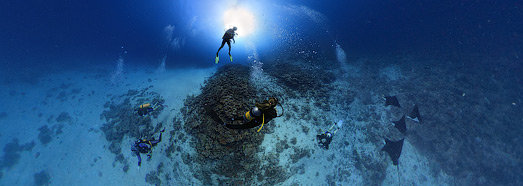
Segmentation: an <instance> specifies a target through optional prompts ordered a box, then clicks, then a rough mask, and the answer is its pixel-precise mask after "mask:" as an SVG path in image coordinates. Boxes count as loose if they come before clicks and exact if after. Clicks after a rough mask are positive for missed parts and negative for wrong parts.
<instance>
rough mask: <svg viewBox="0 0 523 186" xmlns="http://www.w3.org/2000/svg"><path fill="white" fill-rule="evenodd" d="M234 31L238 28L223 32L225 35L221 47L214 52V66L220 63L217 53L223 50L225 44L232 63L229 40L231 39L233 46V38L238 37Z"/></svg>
mask: <svg viewBox="0 0 523 186" xmlns="http://www.w3.org/2000/svg"><path fill="white" fill-rule="evenodd" d="M236 30H238V28H236V27H233V28H230V29H229V30H227V31H225V34H223V37H222V39H223V40H222V45H221V46H220V48H218V51H217V52H216V59H215V60H214V62H215V63H216V64H218V62H219V61H220V58H219V57H218V53H219V52H220V50H221V49H222V48H223V45H225V43H227V45H229V58H230V59H231V62H232V56H231V39H232V42H233V44H234V43H236V41H235V40H234V36H236V35H238V34H237V33H235V31H236Z"/></svg>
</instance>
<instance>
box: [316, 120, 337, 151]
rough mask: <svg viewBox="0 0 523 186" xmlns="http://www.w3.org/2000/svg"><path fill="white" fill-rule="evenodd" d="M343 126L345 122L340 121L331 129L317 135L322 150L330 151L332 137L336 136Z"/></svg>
mask: <svg viewBox="0 0 523 186" xmlns="http://www.w3.org/2000/svg"><path fill="white" fill-rule="evenodd" d="M335 126H336V129H335V130H334V131H332V130H333V129H334V127H335ZM342 126H343V120H339V121H338V123H334V124H333V125H332V126H331V127H330V128H329V130H327V131H325V132H323V133H321V134H318V135H316V139H318V145H320V147H321V148H324V149H327V150H329V144H330V143H331V141H332V137H333V136H334V134H336V132H338V130H340V128H341V127H342ZM331 131H332V132H331Z"/></svg>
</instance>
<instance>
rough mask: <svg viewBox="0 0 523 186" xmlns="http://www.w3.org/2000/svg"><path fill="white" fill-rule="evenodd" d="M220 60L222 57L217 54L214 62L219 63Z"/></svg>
mask: <svg viewBox="0 0 523 186" xmlns="http://www.w3.org/2000/svg"><path fill="white" fill-rule="evenodd" d="M219 61H220V57H218V56H216V58H215V59H214V63H216V64H218V62H219Z"/></svg>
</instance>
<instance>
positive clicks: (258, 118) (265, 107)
mask: <svg viewBox="0 0 523 186" xmlns="http://www.w3.org/2000/svg"><path fill="white" fill-rule="evenodd" d="M254 105H255V106H254V107H253V108H252V109H251V110H249V111H247V112H246V113H245V115H243V116H240V117H236V118H232V120H233V121H234V120H242V119H243V124H241V125H232V124H225V126H226V127H227V128H230V129H250V128H254V127H256V126H259V125H261V127H260V128H259V129H258V130H257V132H260V130H261V129H262V128H263V125H264V124H265V123H267V122H269V121H271V120H272V119H274V118H276V117H279V116H278V115H277V112H276V105H278V99H277V98H274V97H272V98H269V99H268V100H264V101H263V102H262V103H259V102H258V103H256V104H254ZM280 116H281V115H280Z"/></svg>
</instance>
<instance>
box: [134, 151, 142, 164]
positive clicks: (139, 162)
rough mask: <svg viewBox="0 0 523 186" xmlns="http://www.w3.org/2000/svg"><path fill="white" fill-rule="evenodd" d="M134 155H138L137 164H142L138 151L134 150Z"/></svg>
mask: <svg viewBox="0 0 523 186" xmlns="http://www.w3.org/2000/svg"><path fill="white" fill-rule="evenodd" d="M135 153H136V156H138V166H140V165H142V157H140V152H138V151H135Z"/></svg>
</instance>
